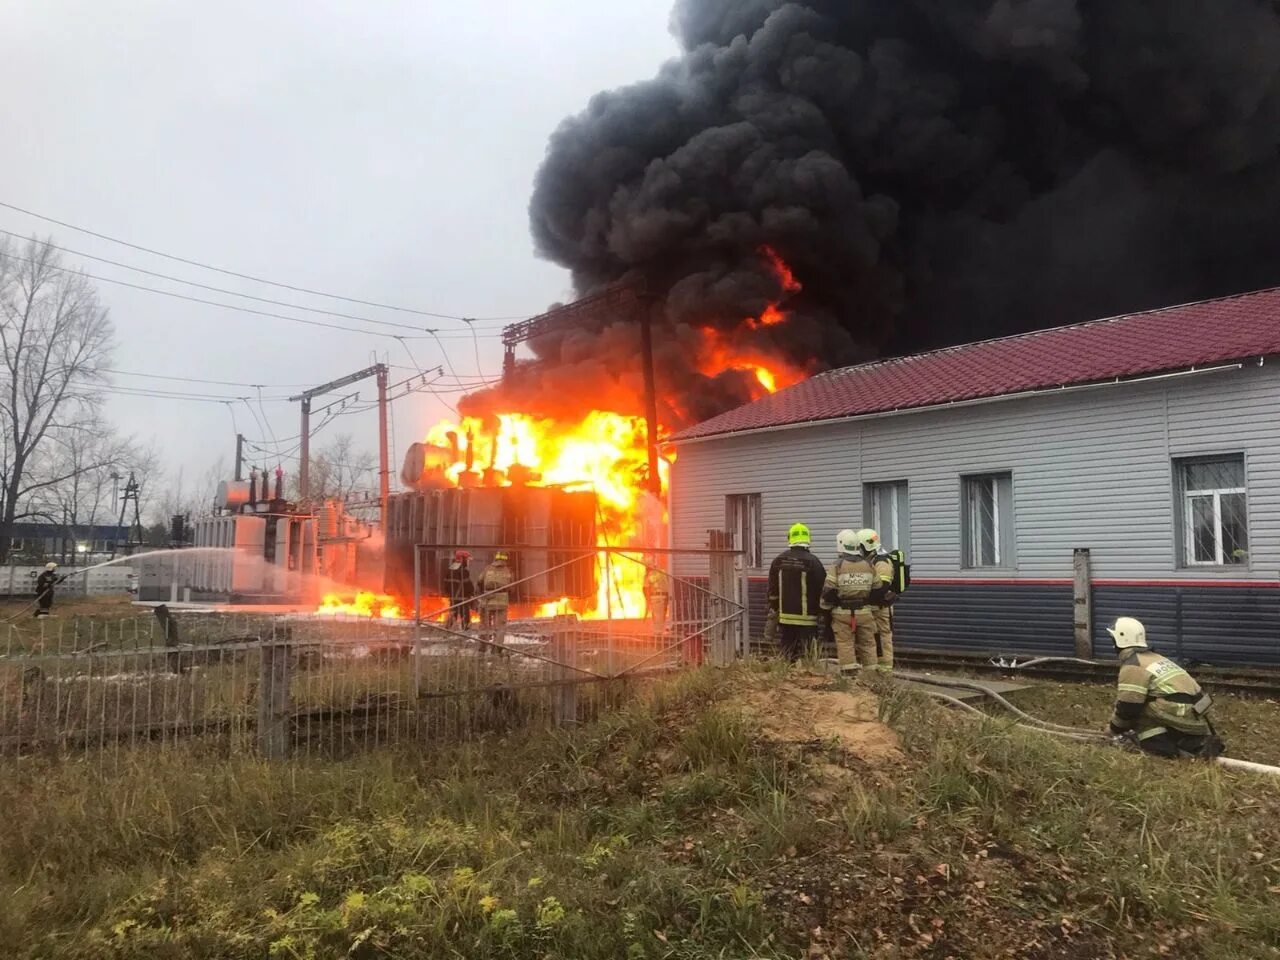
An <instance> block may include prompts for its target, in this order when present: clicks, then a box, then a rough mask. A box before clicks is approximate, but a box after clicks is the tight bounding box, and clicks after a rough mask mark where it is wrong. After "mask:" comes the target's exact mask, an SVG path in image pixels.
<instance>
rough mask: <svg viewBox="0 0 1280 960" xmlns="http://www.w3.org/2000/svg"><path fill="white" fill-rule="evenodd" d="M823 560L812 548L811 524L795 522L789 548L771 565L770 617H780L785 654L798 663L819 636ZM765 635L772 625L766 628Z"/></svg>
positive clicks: (779, 634) (824, 572) (779, 630)
mask: <svg viewBox="0 0 1280 960" xmlns="http://www.w3.org/2000/svg"><path fill="white" fill-rule="evenodd" d="M826 573H827V571H826V569H825V568H824V567H823V566H822V561H821V560H819V559H818V558H817V557H815V556H814V555H813V554H812V553H811V552H810V551H809V528H808V527H807V526H805V525H804V524H803V523H793V524H792V525H791V529H790V530H788V531H787V549H786V550H784V551H783V552H782V553H780V554H778V556H776V557H774V560H773V563H772V564H770V565H769V617H770V620H772V619H773V618H774V616H775V615H776V617H777V624H778V627H777V629H778V639H779V641H780V643H781V646H782V655H783V656H784V657H786V658H787V659H788V660H790V661H791V662H792V663H795V662H796V661H797V660H799V659H800V658H801V657H802V656H804V653H805V651H806V650H807V649H808V648H809V647H810V646H811V645H812V644H813V643H814V642H815V641H816V640H817V637H818V614H819V612H820V611H821V610H822V609H823V608H822V603H821V601H822V583H823V580H824V579H825V578H826ZM765 632H766V636H767V635H768V633H769V626H766V628H765Z"/></svg>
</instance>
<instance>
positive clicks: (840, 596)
mask: <svg viewBox="0 0 1280 960" xmlns="http://www.w3.org/2000/svg"><path fill="white" fill-rule="evenodd" d="M879 566H880V564H879V563H873V562H872V560H871V559H868V558H866V557H850V556H843V557H840V559H838V560H837V561H836V562H835V563H833V564H832V565H831V568H830V569H829V570H827V571H826V576H825V578H824V580H823V584H822V609H823V610H832V609H840V610H857V609H858V608H859V607H863V606H866V605H867V604H868V603H869V602H870V601H871V597H872V591H873V590H874V589H875V588H876V584H877V582H879V581H878V577H879V576H880V574H879V573H878V572H877V568H878V567H879ZM886 566H887V568H888V573H887V574H886V577H887V580H891V579H892V578H893V567H892V565H891V564H887V563H886ZM887 580H886V581H885V582H887Z"/></svg>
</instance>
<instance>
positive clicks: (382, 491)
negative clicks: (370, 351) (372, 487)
mask: <svg viewBox="0 0 1280 960" xmlns="http://www.w3.org/2000/svg"><path fill="white" fill-rule="evenodd" d="M376 369H377V371H378V373H377V377H378V518H379V519H380V520H381V521H382V530H383V533H384V534H385V533H386V529H387V501H388V499H389V498H390V496H391V472H390V471H391V468H390V465H389V464H388V458H387V365H386V364H385V363H379V364H378V365H377V368H376Z"/></svg>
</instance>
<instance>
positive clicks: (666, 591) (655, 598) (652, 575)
mask: <svg viewBox="0 0 1280 960" xmlns="http://www.w3.org/2000/svg"><path fill="white" fill-rule="evenodd" d="M670 602H671V586H670V583H669V579H668V577H667V575H666V573H665V572H664V571H663V570H662V569H661V568H660V567H659V566H658V559H657V557H650V558H649V559H648V561H647V563H646V567H645V572H644V605H645V607H646V608H647V609H648V611H649V620H650V621H651V622H652V624H653V632H654V633H662V632H664V631H665V630H666V629H667V606H668V605H669V604H670Z"/></svg>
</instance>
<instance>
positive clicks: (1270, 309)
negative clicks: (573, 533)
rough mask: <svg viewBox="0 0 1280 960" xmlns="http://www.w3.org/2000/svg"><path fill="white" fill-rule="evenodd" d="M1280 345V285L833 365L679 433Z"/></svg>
mask: <svg viewBox="0 0 1280 960" xmlns="http://www.w3.org/2000/svg"><path fill="white" fill-rule="evenodd" d="M1271 354H1280V287H1275V288H1272V289H1270V290H1261V291H1258V292H1257V293H1245V294H1240V295H1238V296H1233V297H1223V298H1221V299H1218V300H1205V301H1203V302H1201V303H1192V304H1187V305H1185V306H1178V307H1164V308H1161V309H1159V310H1150V311H1147V312H1145V313H1133V314H1127V315H1125V316H1121V317H1112V318H1110V319H1107V320H1092V321H1089V322H1088V323H1078V324H1074V325H1072V326H1069V327H1055V328H1053V329H1051V330H1038V331H1035V332H1034V333H1024V334H1019V335H1018V336H1013V337H1004V338H1002V339H999V340H986V341H982V342H980V343H970V344H965V345H963V346H958V347H946V348H945V349H942V350H934V351H932V352H930V353H921V354H916V355H914V356H909V357H898V358H895V359H893V360H879V361H876V362H873V363H865V364H861V365H859V366H856V367H845V368H843V369H841V370H830V371H827V372H826V373H822V374H819V375H817V376H815V377H811V378H810V379H808V380H804V381H801V382H800V383H797V384H795V385H794V386H792V387H788V388H786V389H784V390H779V391H778V392H777V393H775V394H771V395H770V396H767V397H762V398H761V399H759V400H756V401H755V402H754V403H749V404H747V405H746V406H743V407H739V408H738V409H736V410H730V411H729V412H728V413H722V414H720V415H719V416H717V417H712V418H711V419H710V420H706V421H704V422H703V423H700V424H697V425H696V426H693V427H690V428H688V429H687V430H683V431H681V432H680V433H677V434H676V435H675V436H673V437H672V438H671V439H672V440H674V441H676V442H679V441H682V440H692V439H695V438H697V437H709V436H715V435H717V434H725V433H736V432H738V431H741V430H756V429H761V428H767V427H779V426H784V425H787V424H794V423H808V422H813V421H820V420H833V419H836V418H839V417H854V416H865V415H868V414H875V413H887V412H889V411H893V410H910V409H916V408H923V407H932V406H937V405H939V404H946V403H955V402H957V401H964V400H978V399H983V398H988V397H1000V396H1004V395H1006V394H1013V393H1022V392H1025V391H1029V390H1043V389H1051V388H1054V387H1065V386H1071V385H1076V384H1085V383H1097V382H1102V381H1107V380H1115V379H1117V378H1120V379H1123V378H1126V377H1136V376H1141V375H1144V374H1154V373H1162V372H1169V371H1175V370H1186V369H1189V368H1191V367H1198V366H1204V365H1208V364H1214V363H1222V362H1226V361H1234V360H1243V359H1246V358H1251V357H1260V356H1267V355H1271Z"/></svg>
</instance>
